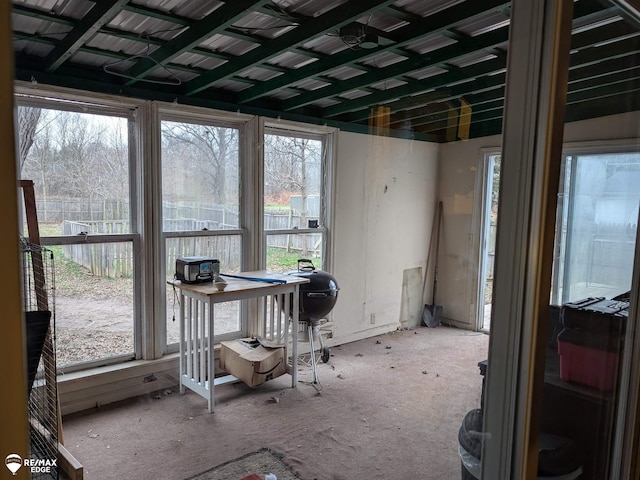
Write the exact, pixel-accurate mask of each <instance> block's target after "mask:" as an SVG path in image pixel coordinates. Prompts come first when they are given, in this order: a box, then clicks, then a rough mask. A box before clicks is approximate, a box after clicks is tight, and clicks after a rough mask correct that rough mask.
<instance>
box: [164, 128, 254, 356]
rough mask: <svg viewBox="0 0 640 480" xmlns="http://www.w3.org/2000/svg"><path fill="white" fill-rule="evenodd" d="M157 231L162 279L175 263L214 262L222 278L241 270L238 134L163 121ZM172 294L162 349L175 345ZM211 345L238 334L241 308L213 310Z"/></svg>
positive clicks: (171, 273) (172, 294) (232, 130)
mask: <svg viewBox="0 0 640 480" xmlns="http://www.w3.org/2000/svg"><path fill="white" fill-rule="evenodd" d="M161 124H162V128H161V130H162V231H163V235H164V239H165V240H164V249H165V271H166V277H167V279H171V278H173V276H174V274H175V267H176V259H177V258H184V257H193V256H204V257H211V258H215V259H218V260H219V261H220V269H221V272H224V273H237V272H238V271H240V269H241V261H242V244H243V238H242V237H243V233H242V231H241V230H240V225H241V218H240V217H241V204H240V201H241V199H240V130H239V129H238V128H237V127H234V126H226V125H221V124H213V123H204V122H201V123H194V122H193V121H182V120H180V119H176V120H174V119H165V120H162V123H161ZM176 295H177V293H176V292H175V291H173V289H172V288H167V304H166V307H167V308H166V311H167V321H166V326H167V327H166V343H167V344H169V345H170V344H175V343H176V342H178V340H179V329H178V327H179V324H178V322H177V320H176V318H177V308H179V307H178V305H177V298H176ZM215 322H216V323H215V331H216V341H218V340H220V339H221V338H222V337H224V336H228V335H232V334H234V333H235V334H239V332H240V331H241V330H242V328H243V325H242V323H241V316H240V302H229V303H225V304H223V305H222V306H221V307H219V308H217V309H216V315H215Z"/></svg>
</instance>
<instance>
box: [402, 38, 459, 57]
mask: <svg viewBox="0 0 640 480" xmlns="http://www.w3.org/2000/svg"><path fill="white" fill-rule="evenodd" d="M454 43H456V41H455V40H454V39H452V38H449V37H445V36H444V35H439V34H435V35H428V36H426V37H424V38H421V39H419V40H417V41H415V42H412V43H409V44H408V45H407V50H410V51H412V52H416V53H419V54H421V55H423V54H425V53H427V52H432V51H434V50H438V49H439V48H443V47H446V46H447V45H453V44H454Z"/></svg>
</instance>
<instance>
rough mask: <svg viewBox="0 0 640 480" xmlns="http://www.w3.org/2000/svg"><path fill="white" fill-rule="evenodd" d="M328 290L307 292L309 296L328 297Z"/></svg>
mask: <svg viewBox="0 0 640 480" xmlns="http://www.w3.org/2000/svg"><path fill="white" fill-rule="evenodd" d="M327 296H328V295H327V294H326V292H307V297H308V298H327Z"/></svg>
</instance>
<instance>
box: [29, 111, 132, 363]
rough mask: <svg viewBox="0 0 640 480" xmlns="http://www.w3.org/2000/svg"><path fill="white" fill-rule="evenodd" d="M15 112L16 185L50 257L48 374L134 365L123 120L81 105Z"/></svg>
mask: <svg viewBox="0 0 640 480" xmlns="http://www.w3.org/2000/svg"><path fill="white" fill-rule="evenodd" d="M20 100H22V99H20ZM19 105H20V106H19V107H18V119H19V145H20V157H19V159H20V176H21V178H22V179H23V180H32V181H33V185H34V192H35V198H36V205H37V218H38V227H39V233H40V236H41V241H42V243H43V244H46V245H47V246H48V248H50V249H51V250H52V252H53V255H54V264H55V298H54V299H52V300H51V303H53V302H55V303H54V304H53V305H50V306H49V308H50V309H53V310H54V313H55V320H56V355H57V363H58V366H60V367H63V368H68V367H70V366H73V365H77V364H85V365H86V364H87V363H86V362H89V364H95V363H96V362H98V363H104V362H105V361H110V360H111V361H113V360H114V357H115V359H122V358H134V356H135V354H136V352H137V351H138V348H136V339H137V322H136V308H135V305H134V295H135V290H136V282H135V278H136V274H137V271H136V268H137V266H136V263H135V261H134V259H135V258H136V251H135V250H136V244H137V242H136V238H137V235H136V234H135V231H136V229H135V226H134V225H133V223H132V221H131V219H132V211H133V208H134V206H135V205H134V201H133V199H132V196H131V193H130V192H131V177H132V174H131V170H132V169H131V165H132V160H131V158H130V157H131V155H130V152H132V151H133V149H132V148H131V147H132V143H133V142H132V141H131V140H132V139H131V138H130V136H129V131H130V129H129V126H130V123H131V122H132V121H133V120H132V116H131V114H130V113H129V112H126V111H124V112H123V111H114V110H110V111H108V112H107V111H106V110H105V109H104V108H98V107H95V106H92V105H86V104H83V105H81V108H79V107H80V106H79V105H77V104H75V103H65V102H58V103H57V104H55V105H53V104H51V103H45V102H41V103H38V102H33V101H29V100H28V99H25V100H24V102H23V103H20V102H19ZM30 214H32V211H30V210H27V209H25V212H24V218H25V223H24V225H25V226H24V235H25V237H28V235H29V233H33V232H28V229H27V221H26V220H27V215H30Z"/></svg>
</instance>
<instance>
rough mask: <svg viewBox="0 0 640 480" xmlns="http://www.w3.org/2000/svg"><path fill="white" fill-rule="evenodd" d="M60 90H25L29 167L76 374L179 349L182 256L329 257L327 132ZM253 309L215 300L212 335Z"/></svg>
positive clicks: (273, 261)
mask: <svg viewBox="0 0 640 480" xmlns="http://www.w3.org/2000/svg"><path fill="white" fill-rule="evenodd" d="M39 93H40V92H39ZM55 97H56V95H49V96H45V95H43V96H37V97H36V96H33V95H31V94H30V93H29V94H25V95H23V96H20V97H19V112H18V113H19V133H20V166H19V167H20V174H21V179H23V180H31V181H32V182H33V184H34V192H35V197H36V198H35V199H36V205H37V218H38V226H39V233H40V236H41V239H42V240H41V243H42V244H43V245H45V246H47V247H48V248H50V249H51V250H52V251H53V255H54V263H55V269H56V271H55V279H56V285H55V287H56V295H55V314H56V317H55V319H56V329H57V350H58V351H57V357H58V365H59V366H60V367H62V368H63V369H64V371H65V372H68V371H70V370H73V369H83V368H88V367H91V366H97V365H104V364H108V363H115V362H120V361H125V360H131V359H135V358H144V359H153V358H158V357H159V356H161V355H163V354H164V353H171V352H173V351H176V350H177V348H178V345H177V343H178V340H179V328H178V327H179V324H178V322H179V311H180V304H179V297H178V292H177V291H176V290H174V289H173V288H171V287H170V286H169V285H168V284H167V280H170V279H172V278H174V275H175V272H176V260H177V259H178V258H184V257H193V256H205V257H212V258H215V259H218V260H219V261H220V271H221V273H223V274H224V273H230V274H234V273H238V272H241V271H247V270H257V269H261V268H268V269H270V270H274V271H286V270H290V269H293V268H295V267H296V265H297V260H298V259H299V258H303V257H304V258H310V259H312V260H313V261H314V263H315V265H316V267H318V268H321V267H323V265H325V251H326V250H327V244H328V240H327V238H328V237H327V235H328V227H327V225H328V215H327V211H328V209H327V198H326V197H327V192H329V191H330V185H329V180H328V179H329V178H330V175H328V171H329V170H328V167H327V166H328V165H329V164H330V162H328V161H327V158H328V152H329V151H330V150H331V148H328V147H327V145H332V142H330V141H329V140H328V139H330V138H331V136H330V135H328V133H327V132H328V130H326V129H313V128H312V129H309V128H307V129H305V130H302V131H301V130H300V129H299V128H296V126H295V125H289V126H288V127H287V129H286V130H282V129H276V128H274V127H272V126H267V127H266V128H265V133H264V142H256V141H253V140H254V137H255V136H256V135H257V134H258V133H257V132H258V131H261V132H262V128H261V120H260V119H258V118H257V117H252V116H247V115H236V114H233V115H231V114H225V113H224V112H213V111H210V110H205V109H196V108H193V109H190V108H183V107H180V108H176V107H175V105H171V106H162V105H160V104H152V103H147V104H141V103H135V102H134V103H132V105H131V106H130V107H127V106H123V102H121V101H118V102H114V101H110V100H109V99H104V103H102V104H98V103H93V101H92V102H89V103H88V102H87V101H86V99H85V98H84V97H82V96H81V95H78V96H71V95H69V96H65V97H64V98H63V99H57V98H55ZM141 105H142V107H143V108H139V107H140V106H141ZM154 125H156V129H155V130H154V127H153V126H154ZM138 139H139V141H138ZM263 146H264V163H263V162H262V161H261V159H262V155H261V154H262V153H263V152H261V151H260V149H261V148H263ZM263 165H264V170H263ZM262 175H264V179H265V182H264V184H263V185H260V184H259V183H258V182H260V181H261V180H259V179H262ZM263 190H264V195H263V194H262V191H263ZM263 206H264V208H263ZM25 210H26V209H25ZM26 213H27V212H26V211H25V215H24V235H25V236H27V235H28V233H29V232H28V227H27V217H26ZM263 222H264V227H263ZM265 232H267V233H265ZM265 240H266V241H265ZM265 258H266V259H267V262H266V265H265V262H264V259H265ZM252 308H253V307H252V305H251V304H249V303H247V302H244V303H243V302H230V303H225V304H223V305H219V306H217V307H216V311H215V322H216V323H215V332H216V335H215V339H214V341H215V342H219V341H221V340H225V339H229V338H235V337H240V336H242V335H246V334H247V332H248V326H249V325H248V324H249V320H250V319H249V316H250V315H249V314H250V313H251V312H252V311H253V310H252Z"/></svg>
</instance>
